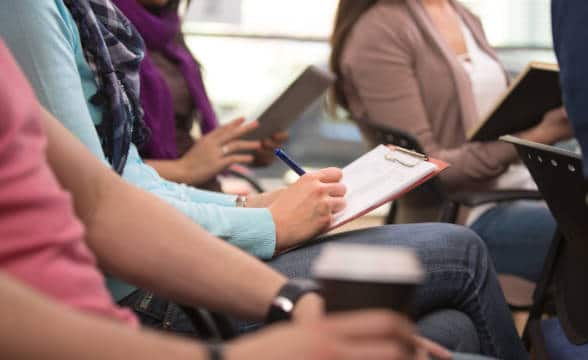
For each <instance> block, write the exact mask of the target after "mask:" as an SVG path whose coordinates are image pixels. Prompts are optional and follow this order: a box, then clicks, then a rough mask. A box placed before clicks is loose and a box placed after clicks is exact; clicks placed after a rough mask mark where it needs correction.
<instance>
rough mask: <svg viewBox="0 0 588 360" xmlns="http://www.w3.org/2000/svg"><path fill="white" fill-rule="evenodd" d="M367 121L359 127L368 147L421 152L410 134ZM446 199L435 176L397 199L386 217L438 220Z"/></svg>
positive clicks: (409, 221) (422, 220)
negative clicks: (390, 146) (397, 147)
mask: <svg viewBox="0 0 588 360" xmlns="http://www.w3.org/2000/svg"><path fill="white" fill-rule="evenodd" d="M368 123H369V122H368V121H362V122H361V123H359V124H358V126H359V128H360V130H361V132H362V134H363V136H364V138H365V139H366V140H367V141H368V143H369V145H370V146H371V147H374V146H377V145H379V144H386V145H395V146H400V147H403V148H405V149H409V150H413V151H416V152H418V153H421V154H424V151H423V147H422V146H421V145H420V143H419V142H418V140H417V139H416V137H414V136H413V135H412V134H410V133H408V132H406V131H403V130H401V129H397V128H394V127H390V126H385V125H373V124H370V125H366V124H368ZM446 200H447V192H446V191H445V189H444V188H443V185H442V184H441V181H440V180H439V178H437V177H434V178H432V179H431V180H429V181H428V182H426V183H425V184H423V185H421V186H420V187H418V188H416V189H415V190H412V191H411V192H409V193H408V194H406V195H405V196H403V197H402V198H401V199H399V200H397V205H398V206H397V207H396V209H397V211H396V214H395V216H391V217H389V222H390V223H392V222H393V223H415V222H426V221H438V220H439V218H440V215H441V212H442V208H443V206H444V204H445V202H446ZM391 218H392V219H391Z"/></svg>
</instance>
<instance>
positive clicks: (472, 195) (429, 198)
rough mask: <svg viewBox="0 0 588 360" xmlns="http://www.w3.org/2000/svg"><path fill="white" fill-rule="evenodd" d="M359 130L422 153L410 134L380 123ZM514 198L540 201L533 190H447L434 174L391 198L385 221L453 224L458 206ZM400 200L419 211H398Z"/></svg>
mask: <svg viewBox="0 0 588 360" xmlns="http://www.w3.org/2000/svg"><path fill="white" fill-rule="evenodd" d="M364 124H365V122H364ZM360 129H361V131H362V133H363V135H364V137H366V138H367V140H368V142H369V143H370V145H373V146H375V145H378V144H392V145H396V146H400V147H403V148H407V149H409V150H413V151H416V152H419V153H424V151H423V148H422V146H421V145H420V144H419V142H418V140H417V139H416V138H415V137H414V136H413V135H412V134H410V133H407V132H405V131H403V130H400V129H396V128H393V127H388V126H382V125H369V126H366V125H361V126H360ZM514 200H541V194H540V193H539V192H537V191H528V190H516V189H513V190H495V191H464V192H457V193H449V192H448V191H447V190H446V189H445V187H444V186H443V184H442V182H441V180H440V179H439V178H437V177H435V178H433V179H431V180H429V181H428V182H427V183H425V184H423V185H422V186H420V187H419V188H417V189H415V190H413V191H411V192H410V193H408V194H407V195H405V196H404V197H403V198H401V199H398V200H397V201H395V202H394V203H393V204H392V208H391V209H390V213H389V214H388V217H387V223H389V224H393V223H400V222H402V223H406V222H426V221H440V222H446V223H456V222H457V221H458V215H459V211H460V208H461V207H462V206H465V207H474V206H478V205H483V204H488V203H493V202H502V201H514ZM403 203H405V204H407V205H408V206H406V207H407V208H416V209H418V210H419V213H420V214H419V213H417V214H410V215H408V216H403V214H399V212H400V211H403V210H402V209H403V208H404V206H403Z"/></svg>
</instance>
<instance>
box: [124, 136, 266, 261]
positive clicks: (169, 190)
mask: <svg viewBox="0 0 588 360" xmlns="http://www.w3.org/2000/svg"><path fill="white" fill-rule="evenodd" d="M123 178H124V179H125V180H127V181H128V182H130V183H131V184H134V185H136V186H138V187H140V188H142V189H143V190H146V191H149V192H150V193H152V194H154V195H157V196H159V197H160V198H161V199H163V200H164V201H166V202H167V203H169V204H170V205H172V206H173V207H175V208H176V209H177V210H179V211H181V212H182V213H184V214H185V215H187V216H188V217H189V218H191V219H192V220H193V221H195V222H197V223H198V224H200V225H202V226H203V227H204V228H205V229H206V230H208V231H209V232H210V233H212V234H214V235H216V236H218V237H221V238H223V239H226V240H227V241H229V242H230V243H231V244H233V245H235V246H237V247H239V248H241V249H243V250H245V251H247V252H248V253H250V254H251V255H254V256H256V257H259V258H262V259H270V258H271V257H272V256H273V254H274V251H275V247H276V235H275V234H276V229H275V225H274V221H273V217H272V215H271V213H270V212H269V210H268V209H249V208H248V209H244V208H237V207H235V197H234V196H230V195H225V194H221V193H215V192H211V191H204V190H198V189H194V188H192V187H189V186H186V185H184V184H177V183H174V182H170V181H166V180H164V179H162V178H161V177H160V176H159V174H158V173H157V171H155V169H153V168H152V167H150V166H149V165H147V164H145V163H144V162H143V160H141V157H140V156H139V153H138V151H137V149H136V148H135V146H134V145H131V149H130V151H129V156H128V159H127V164H126V166H125V169H124V172H123Z"/></svg>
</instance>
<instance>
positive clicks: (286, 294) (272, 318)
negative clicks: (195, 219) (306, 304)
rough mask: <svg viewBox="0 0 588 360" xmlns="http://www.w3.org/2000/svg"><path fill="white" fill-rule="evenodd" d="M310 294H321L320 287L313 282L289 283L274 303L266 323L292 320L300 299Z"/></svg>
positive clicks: (295, 281) (283, 287)
mask: <svg viewBox="0 0 588 360" xmlns="http://www.w3.org/2000/svg"><path fill="white" fill-rule="evenodd" d="M308 293H320V287H319V285H318V284H317V283H316V282H314V281H312V280H305V279H293V280H290V281H288V282H287V283H286V284H285V285H284V286H282V288H281V289H280V291H278V294H277V295H276V297H275V298H274V300H273V301H272V304H271V306H270V309H269V312H268V314H267V317H266V323H268V324H272V323H275V322H279V321H284V320H290V319H292V311H294V307H296V303H297V302H298V300H300V298H301V297H302V296H304V295H306V294H308Z"/></svg>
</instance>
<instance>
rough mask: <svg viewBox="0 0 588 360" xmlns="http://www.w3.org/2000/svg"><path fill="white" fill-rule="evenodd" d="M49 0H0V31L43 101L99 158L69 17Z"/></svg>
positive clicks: (100, 157) (38, 96)
mask: <svg viewBox="0 0 588 360" xmlns="http://www.w3.org/2000/svg"><path fill="white" fill-rule="evenodd" d="M59 3H61V1H59V2H57V1H55V0H18V1H2V2H1V5H0V6H1V9H0V35H1V36H2V38H3V39H4V41H5V42H6V45H7V46H8V47H9V48H10V50H11V51H12V53H13V55H14V57H15V58H16V60H17V61H18V63H19V65H20V67H21V68H22V70H23V71H24V72H25V74H26V76H27V78H28V80H29V82H30V83H31V85H32V86H33V88H34V89H35V92H36V95H37V98H38V99H39V101H40V102H41V104H43V106H44V107H45V108H46V109H47V110H48V111H49V112H50V113H52V114H53V115H54V116H55V117H56V118H57V119H59V120H61V122H62V123H63V125H64V126H65V127H67V128H68V129H69V130H70V131H71V132H73V133H74V134H76V136H77V137H78V138H79V139H80V140H81V141H82V142H83V143H84V144H85V145H86V147H88V148H89V149H90V151H92V153H93V154H94V155H96V156H97V157H98V158H99V159H101V160H102V161H103V162H106V159H105V158H104V153H103V152H102V148H101V147H100V142H99V140H98V135H97V134H96V130H95V127H94V124H93V123H92V121H91V120H90V113H89V110H88V106H86V105H85V104H86V100H87V99H86V97H85V95H84V92H83V88H82V81H81V77H80V74H79V72H78V69H77V64H76V58H75V54H76V52H77V51H79V49H76V46H75V44H76V42H75V41H74V40H75V39H74V34H75V32H74V31H73V29H72V26H75V25H74V24H73V23H68V22H67V21H65V20H64V18H65V16H64V15H65V14H64V11H66V10H65V8H63V7H62V6H63V5H62V4H63V3H61V5H62V6H59V5H60V4H59Z"/></svg>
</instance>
